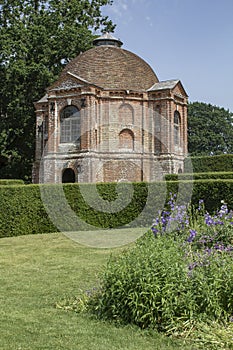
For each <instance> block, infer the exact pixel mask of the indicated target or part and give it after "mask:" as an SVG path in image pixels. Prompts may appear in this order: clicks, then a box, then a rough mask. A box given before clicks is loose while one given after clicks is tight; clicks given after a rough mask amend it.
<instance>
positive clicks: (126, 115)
mask: <svg viewBox="0 0 233 350" xmlns="http://www.w3.org/2000/svg"><path fill="white" fill-rule="evenodd" d="M119 123H120V124H123V125H132V124H133V123H134V109H133V107H132V106H131V105H130V104H122V105H121V106H120V108H119Z"/></svg>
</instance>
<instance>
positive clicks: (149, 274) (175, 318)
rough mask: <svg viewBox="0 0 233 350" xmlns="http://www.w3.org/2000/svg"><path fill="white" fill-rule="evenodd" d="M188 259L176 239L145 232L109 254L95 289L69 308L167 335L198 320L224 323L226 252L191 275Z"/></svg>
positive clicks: (231, 281)
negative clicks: (112, 255) (114, 254)
mask: <svg viewBox="0 0 233 350" xmlns="http://www.w3.org/2000/svg"><path fill="white" fill-rule="evenodd" d="M188 263H189V257H187V256H186V255H185V251H184V250H183V247H182V240H179V239H176V240H174V238H173V237H172V236H166V235H163V236H158V237H157V238H156V239H155V238H154V236H153V235H152V234H151V233H150V232H148V233H147V234H145V236H144V237H143V238H141V239H139V240H138V242H137V243H136V246H135V247H134V248H132V249H129V250H126V251H125V252H124V253H123V254H121V255H120V256H119V257H117V258H110V260H109V262H108V264H107V267H106V269H105V272H104V274H103V276H102V277H101V286H100V289H99V292H96V291H95V292H94V293H93V294H92V295H91V296H90V297H89V300H88V299H87V297H85V298H80V300H76V301H75V302H73V304H70V308H71V309H73V310H75V311H76V312H80V311H83V310H85V311H89V312H92V313H94V314H96V315H97V316H98V317H99V318H101V319H108V320H115V321H117V322H120V323H123V324H128V323H131V324H135V325H137V326H139V327H140V328H156V329H157V330H158V331H162V332H166V333H167V334H174V332H184V331H185V330H187V329H188V328H190V325H192V324H195V323H199V322H203V321H210V320H212V321H213V320H222V321H223V320H225V321H228V320H229V317H230V316H231V311H232V296H233V266H232V256H230V255H229V254H227V253H222V254H221V255H217V254H216V255H213V256H211V257H209V258H208V264H204V265H200V266H199V267H196V268H195V269H194V270H192V273H190V272H189V268H188ZM83 303H84V304H85V307H83ZM78 304H80V305H79V306H78ZM66 307H68V305H66Z"/></svg>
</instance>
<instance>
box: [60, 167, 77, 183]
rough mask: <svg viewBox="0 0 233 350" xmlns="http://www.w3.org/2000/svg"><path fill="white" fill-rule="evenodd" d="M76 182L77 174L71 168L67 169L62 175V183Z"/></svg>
mask: <svg viewBox="0 0 233 350" xmlns="http://www.w3.org/2000/svg"><path fill="white" fill-rule="evenodd" d="M74 182H75V173H74V170H73V169H71V168H67V169H65V170H64V171H63V173H62V183H74Z"/></svg>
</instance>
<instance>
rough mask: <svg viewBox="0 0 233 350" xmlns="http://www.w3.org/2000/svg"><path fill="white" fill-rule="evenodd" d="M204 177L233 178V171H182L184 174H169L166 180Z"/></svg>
mask: <svg viewBox="0 0 233 350" xmlns="http://www.w3.org/2000/svg"><path fill="white" fill-rule="evenodd" d="M202 179H210V180H211V179H233V172H230V171H229V172H220V171H219V172H214V173H213V172H212V173H182V174H167V175H165V180H166V181H177V180H202Z"/></svg>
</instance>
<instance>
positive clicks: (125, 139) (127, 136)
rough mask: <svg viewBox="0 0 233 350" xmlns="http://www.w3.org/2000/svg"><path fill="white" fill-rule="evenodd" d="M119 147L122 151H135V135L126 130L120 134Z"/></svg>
mask: <svg viewBox="0 0 233 350" xmlns="http://www.w3.org/2000/svg"><path fill="white" fill-rule="evenodd" d="M119 137H120V140H119V141H120V142H119V146H120V148H121V149H127V150H133V148H134V134H133V132H132V131H131V130H129V129H124V130H122V131H121V132H120V135H119Z"/></svg>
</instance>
